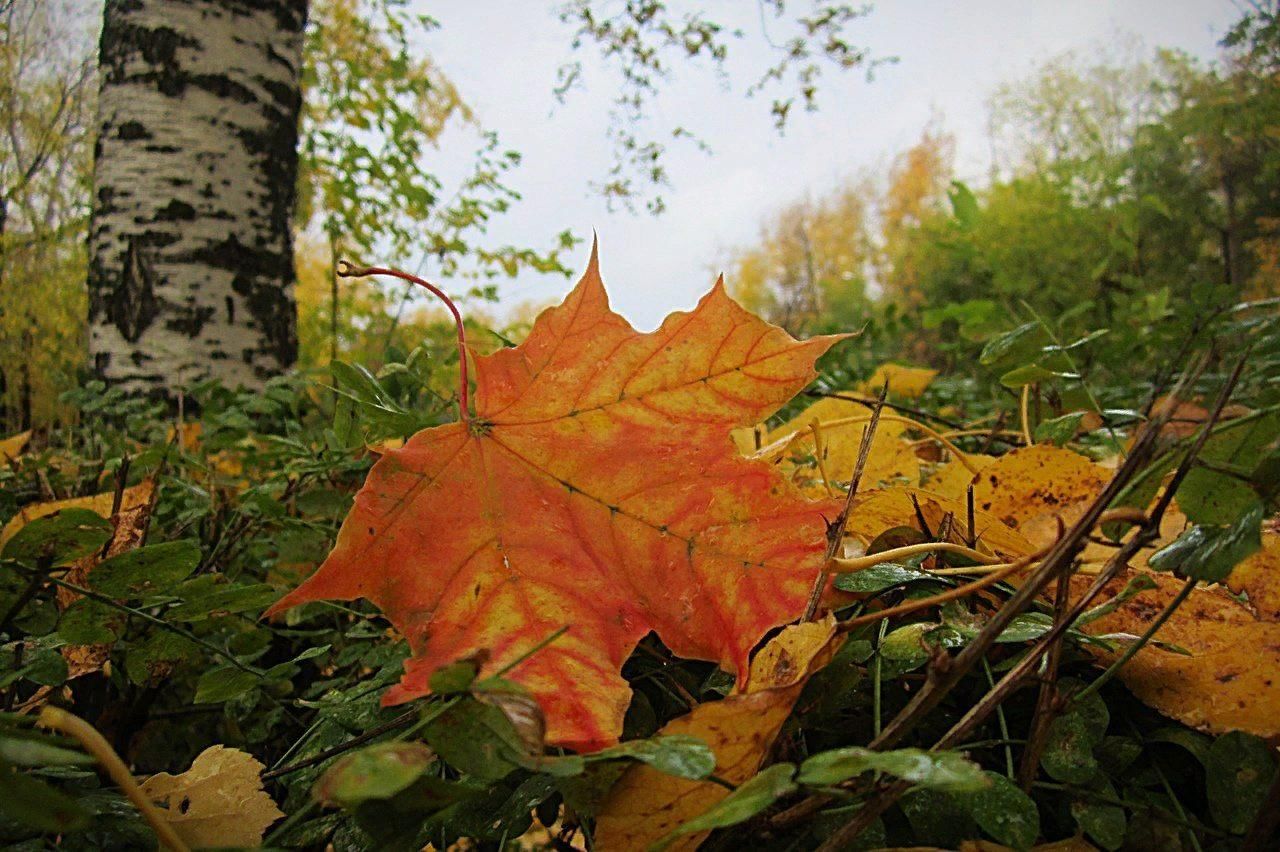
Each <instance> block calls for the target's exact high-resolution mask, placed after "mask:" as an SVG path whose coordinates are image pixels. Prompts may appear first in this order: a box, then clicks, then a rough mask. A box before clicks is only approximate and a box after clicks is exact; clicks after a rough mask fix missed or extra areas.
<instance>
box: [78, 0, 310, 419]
mask: <svg viewBox="0 0 1280 852" xmlns="http://www.w3.org/2000/svg"><path fill="white" fill-rule="evenodd" d="M305 21H306V0H107V3H106V9H105V14H104V19H103V29H102V41H101V46H100V51H101V53H100V60H99V61H100V65H101V73H102V80H101V86H102V88H101V95H100V99H99V106H98V131H99V135H98V143H97V148H96V150H95V157H94V198H93V215H92V222H91V225H90V237H89V351H90V356H91V359H92V362H93V368H94V370H95V371H96V372H97V373H98V375H99V376H101V377H103V378H105V379H106V380H108V381H109V382H111V383H112V384H114V385H118V386H122V387H124V388H126V389H127V390H129V391H131V392H137V393H153V394H165V395H169V394H171V393H172V392H173V391H174V390H176V389H177V388H179V387H181V386H184V385H189V384H191V383H192V382H195V381H199V380H202V379H206V378H215V379H218V380H221V381H222V382H224V383H225V384H227V385H230V386H236V385H244V386H246V387H249V388H257V387H261V386H262V384H263V382H264V381H265V380H266V379H267V378H269V377H270V376H272V375H275V374H277V373H279V372H281V371H282V370H284V369H285V368H287V367H289V366H290V365H291V364H292V363H293V362H294V359H295V358H296V355H297V348H298V344H297V318H296V311H295V306H294V300H293V290H292V286H293V285H292V282H293V277H294V276H293V246H292V237H291V235H290V216H291V213H292V209H293V204H294V198H295V192H296V187H295V181H296V177H297V164H298V157H297V150H296V146H297V138H298V130H297V128H298V111H299V108H300V105H301V87H300V71H301V67H302V41H303V26H304V24H305Z"/></svg>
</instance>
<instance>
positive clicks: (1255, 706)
mask: <svg viewBox="0 0 1280 852" xmlns="http://www.w3.org/2000/svg"><path fill="white" fill-rule="evenodd" d="M1145 573H1146V574H1147V576H1149V577H1150V578H1151V579H1152V580H1154V581H1155V583H1156V588H1154V589H1151V590H1149V591H1145V592H1143V593H1141V594H1139V595H1137V596H1136V597H1134V598H1133V599H1131V600H1129V601H1128V602H1127V603H1125V604H1124V605H1122V606H1121V607H1120V608H1119V609H1117V610H1116V611H1115V612H1114V613H1112V614H1110V615H1108V616H1106V617H1104V618H1101V619H1098V620H1097V621H1094V622H1091V623H1090V624H1088V625H1087V626H1086V627H1085V629H1086V630H1087V631H1088V632H1089V633H1092V634H1095V635H1097V634H1102V633H1128V634H1133V635H1141V634H1142V632H1143V631H1144V630H1146V629H1147V627H1148V626H1149V625H1150V624H1151V622H1152V621H1153V620H1154V619H1155V617H1156V616H1157V615H1159V613H1160V612H1161V610H1163V609H1164V607H1165V605H1166V604H1168V603H1169V601H1170V600H1171V599H1172V598H1173V596H1174V595H1176V594H1177V593H1178V590H1179V589H1180V588H1181V587H1182V585H1183V581H1182V580H1180V579H1178V578H1177V577H1174V576H1173V575H1171V574H1162V573H1156V572H1145ZM1091 580H1092V578H1090V577H1076V578H1075V579H1074V580H1073V581H1072V588H1073V590H1074V593H1075V594H1080V593H1081V592H1083V590H1084V588H1085V587H1086V586H1087V585H1088V584H1089V582H1090V581H1091ZM1123 585H1124V583H1123V581H1122V580H1117V581H1115V582H1113V583H1112V585H1111V587H1110V588H1109V589H1108V591H1109V592H1110V593H1111V594H1115V593H1116V592H1118V591H1119V590H1120V588H1121V587H1122V586H1123ZM1155 638H1156V639H1157V640H1159V641H1161V642H1168V643H1172V644H1174V645H1177V646H1179V647H1181V648H1184V649H1186V650H1187V651H1189V652H1190V653H1191V656H1189V657H1188V656H1186V655H1184V654H1178V653H1175V652H1173V651H1167V650H1164V649H1162V648H1159V647H1155V646H1152V645H1148V646H1147V647H1145V648H1143V649H1142V650H1141V651H1139V652H1138V653H1137V655H1136V656H1135V657H1134V658H1133V659H1132V660H1130V661H1129V663H1128V664H1127V665H1126V666H1125V667H1124V668H1122V669H1121V670H1120V679H1121V680H1122V681H1124V684H1125V686H1127V687H1129V689H1130V691H1132V692H1133V694H1134V695H1136V696H1137V697H1138V698H1139V699H1141V700H1142V701H1144V702H1145V703H1147V704H1148V705H1150V706H1151V707H1154V708H1155V709H1156V710H1159V711H1160V712H1161V713H1163V714H1165V715H1166V716H1170V717H1172V718H1174V719H1177V720H1178V721H1180V722H1182V723H1184V724H1187V725H1190V726H1192V727H1195V728H1201V729H1203V730H1207V731H1211V732H1213V733H1225V732H1226V731H1247V732H1249V733H1251V734H1257V735H1258V736H1260V737H1272V736H1276V735H1277V734H1280V714H1277V713H1276V708H1277V707H1280V623H1276V622H1275V621H1268V620H1265V619H1262V618H1259V617H1258V616H1256V615H1254V613H1252V612H1250V611H1249V608H1248V607H1247V606H1245V605H1244V604H1242V603H1240V602H1239V601H1237V600H1236V599H1235V598H1233V597H1232V596H1231V595H1230V594H1228V593H1227V592H1226V591H1225V590H1224V589H1222V588H1221V587H1217V586H1211V587H1208V588H1205V587H1201V588H1197V589H1196V590H1195V591H1193V592H1192V593H1191V596H1190V597H1189V598H1187V600H1186V601H1185V602H1183V604H1182V606H1180V607H1179V608H1178V609H1176V610H1174V612H1173V615H1172V616H1170V618H1169V620H1168V621H1167V622H1165V623H1164V625H1162V626H1161V628H1160V630H1159V631H1158V632H1157V633H1156V634H1155ZM1104 659H1106V658H1105V657H1104Z"/></svg>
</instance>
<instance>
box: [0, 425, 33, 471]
mask: <svg viewBox="0 0 1280 852" xmlns="http://www.w3.org/2000/svg"><path fill="white" fill-rule="evenodd" d="M30 440H31V430H30V429H28V430H27V431H25V432H19V433H18V434H16V435H14V436H13V437H10V438H5V439H4V440H0V464H5V463H7V462H9V461H11V460H12V459H16V458H17V457H18V456H20V455H22V451H23V450H25V449H26V448H27V443H28V442H29V441H30Z"/></svg>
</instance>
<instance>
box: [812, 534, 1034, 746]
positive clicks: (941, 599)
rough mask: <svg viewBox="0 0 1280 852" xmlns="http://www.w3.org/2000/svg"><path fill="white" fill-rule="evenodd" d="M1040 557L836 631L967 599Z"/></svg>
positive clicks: (855, 620) (871, 614)
mask: <svg viewBox="0 0 1280 852" xmlns="http://www.w3.org/2000/svg"><path fill="white" fill-rule="evenodd" d="M1039 555H1040V554H1032V555H1030V556H1024V557H1022V558H1021V559H1019V560H1018V561H1017V562H1010V563H1009V564H1008V565H1004V566H1002V567H1001V568H1000V570H998V571H993V572H992V573H990V574H988V575H987V576H985V577H983V578H982V579H980V580H974V581H973V582H972V583H966V584H964V585H963V586H956V587H955V588H954V589H947V590H946V591H945V592H940V593H938V594H936V595H930V596H929V597H927V598H920V599H919V600H914V601H907V602H906V603H903V604H898V605H897V606H891V607H889V608H888V609H882V610H878V611H876V612H869V613H867V614H866V615H860V616H858V617H857V618H851V619H849V620H848V621H841V622H840V623H839V624H837V625H836V629H837V630H838V631H840V632H841V633H848V632H849V631H850V630H856V629H857V628H859V627H861V626H862V625H864V624H874V623H875V622H877V621H880V620H881V619H885V618H894V617H896V616H899V615H906V614H908V613H912V612H916V611H917V610H921V609H927V608H929V607H933V606H937V605H939V604H944V603H946V602H947V601H952V600H955V599H956V598H963V597H967V596H968V595H971V594H973V593H974V592H978V591H981V590H982V589H985V588H987V587H988V586H994V585H995V584H996V583H998V582H1000V581H1001V580H1003V579H1004V578H1005V577H1008V576H1009V575H1010V574H1013V573H1014V572H1016V571H1020V570H1022V569H1023V568H1026V567H1027V566H1028V565H1030V564H1031V563H1032V562H1034V561H1035V560H1036V558H1037V557H1038V556H1039ZM1001 629H1003V628H1001ZM877 739H879V737H877ZM874 746H875V744H874V742H873V743H872V747H874Z"/></svg>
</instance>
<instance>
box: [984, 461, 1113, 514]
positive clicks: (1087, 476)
mask: <svg viewBox="0 0 1280 852" xmlns="http://www.w3.org/2000/svg"><path fill="white" fill-rule="evenodd" d="M1110 479H1111V473H1110V471H1107V470H1105V469H1103V468H1101V467H1099V466H1098V465H1096V464H1094V463H1093V462H1092V461H1090V460H1089V459H1087V458H1085V457H1084V456H1082V455H1080V454H1078V453H1073V452H1072V451H1071V450H1065V449H1062V448H1061V447H1052V446H1049V445H1047V444H1036V445H1034V446H1030V447H1022V448H1020V449H1017V450H1014V451H1012V452H1010V453H1006V454H1005V455H1003V456H1001V457H1000V458H999V459H997V460H996V462H995V463H994V464H992V465H989V466H987V468H986V469H984V470H983V471H982V475H981V476H979V477H978V478H977V480H976V481H975V482H974V486H973V498H974V502H975V503H976V504H977V507H978V508H979V509H981V510H982V511H984V512H989V513H990V514H992V515H994V516H995V517H997V518H999V519H1000V520H1002V521H1003V522H1004V523H1005V524H1006V525H1008V526H1010V527H1014V528H1018V527H1020V526H1021V525H1022V523H1023V522H1024V521H1027V520H1030V519H1031V518H1035V517H1037V516H1038V515H1053V514H1056V513H1061V512H1064V511H1066V510H1067V509H1068V508H1070V507H1071V506H1074V505H1076V504H1079V503H1088V502H1089V501H1091V500H1093V498H1094V497H1096V496H1098V494H1099V493H1100V492H1101V491H1102V489H1103V487H1104V486H1105V485H1106V484H1107V482H1108V480H1110Z"/></svg>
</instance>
